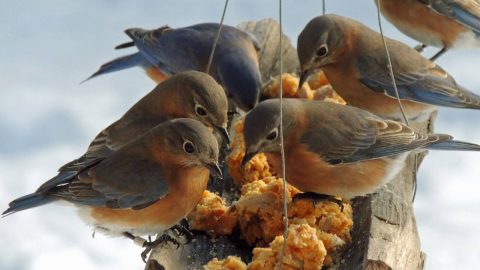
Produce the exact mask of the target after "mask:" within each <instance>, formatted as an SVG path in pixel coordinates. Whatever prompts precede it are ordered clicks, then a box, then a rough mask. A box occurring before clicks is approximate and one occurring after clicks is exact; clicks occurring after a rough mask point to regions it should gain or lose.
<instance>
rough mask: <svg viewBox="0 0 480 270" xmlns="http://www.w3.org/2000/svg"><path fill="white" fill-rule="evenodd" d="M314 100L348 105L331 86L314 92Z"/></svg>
mask: <svg viewBox="0 0 480 270" xmlns="http://www.w3.org/2000/svg"><path fill="white" fill-rule="evenodd" d="M313 99H314V100H323V101H329V102H333V103H338V104H342V105H346V104H347V102H346V101H345V100H344V99H343V98H342V97H341V96H339V95H338V94H337V92H335V90H333V88H332V86H331V85H330V84H327V85H324V86H322V87H320V88H318V89H315V90H313Z"/></svg>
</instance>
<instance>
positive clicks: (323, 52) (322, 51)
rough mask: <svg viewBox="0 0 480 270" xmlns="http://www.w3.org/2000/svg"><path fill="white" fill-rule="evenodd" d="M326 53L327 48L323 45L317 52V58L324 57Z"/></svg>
mask: <svg viewBox="0 0 480 270" xmlns="http://www.w3.org/2000/svg"><path fill="white" fill-rule="evenodd" d="M327 53H328V47H327V45H326V44H323V45H322V46H320V48H318V50H317V56H319V57H324V56H325V55H327Z"/></svg>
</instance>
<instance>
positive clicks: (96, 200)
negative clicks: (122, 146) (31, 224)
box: [52, 150, 169, 209]
mask: <svg viewBox="0 0 480 270" xmlns="http://www.w3.org/2000/svg"><path fill="white" fill-rule="evenodd" d="M124 152H125V151H123V150H121V151H118V152H115V153H114V154H112V156H110V157H109V158H107V159H105V160H104V161H102V162H101V163H99V164H97V165H96V166H95V167H92V168H90V169H89V170H86V171H84V172H82V173H81V174H79V175H78V176H77V178H76V179H75V180H74V181H73V182H71V183H70V184H69V185H68V186H65V187H61V188H60V189H59V190H58V191H57V192H56V193H54V194H52V195H53V196H56V197H61V198H63V199H65V200H68V201H73V202H77V203H81V204H85V205H93V206H105V207H109V208H133V209H141V208H143V207H146V206H148V205H150V204H152V203H154V202H156V201H157V200H159V199H160V198H162V197H163V196H165V195H167V194H168V192H169V186H168V183H167V181H166V179H165V174H164V171H163V170H162V168H161V167H160V165H159V164H158V163H156V162H154V161H151V160H149V159H146V158H141V157H139V156H131V155H125V154H124Z"/></svg>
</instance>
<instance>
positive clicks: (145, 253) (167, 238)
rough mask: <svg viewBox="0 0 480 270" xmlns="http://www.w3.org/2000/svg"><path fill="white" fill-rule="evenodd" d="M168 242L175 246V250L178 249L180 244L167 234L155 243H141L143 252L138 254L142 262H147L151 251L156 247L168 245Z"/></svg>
mask: <svg viewBox="0 0 480 270" xmlns="http://www.w3.org/2000/svg"><path fill="white" fill-rule="evenodd" d="M168 242H170V243H173V244H175V245H176V246H177V249H178V248H179V247H180V243H179V242H178V241H177V239H175V238H173V237H171V236H170V235H168V234H163V235H162V236H160V237H159V238H158V239H156V240H155V241H145V242H144V243H143V247H144V248H145V250H144V251H143V252H142V253H141V254H140V256H141V257H142V260H143V262H145V263H146V262H147V257H148V254H149V253H150V252H151V251H152V249H154V248H156V247H157V246H158V245H160V244H162V243H168Z"/></svg>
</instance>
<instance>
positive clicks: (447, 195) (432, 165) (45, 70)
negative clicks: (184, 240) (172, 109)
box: [0, 0, 480, 270]
mask: <svg viewBox="0 0 480 270" xmlns="http://www.w3.org/2000/svg"><path fill="white" fill-rule="evenodd" d="M300 2H301V4H300ZM223 5H224V1H222V0H203V1H187V0H174V1H173V0H172V1H171V0H168V1H167V0H162V1H160V0H155V1H141V2H140V1H94V0H84V1H60V0H50V1H33V0H28V1H27V0H24V1H1V2H0V25H1V26H2V30H1V35H0V44H1V45H0V183H1V184H2V185H1V186H0V210H2V211H3V210H4V209H6V207H7V204H8V202H9V201H10V200H12V199H14V198H16V197H18V196H21V195H24V194H27V193H30V192H32V191H34V190H35V189H36V188H37V187H38V185H40V184H41V183H43V182H44V181H45V180H47V179H49V178H50V177H52V176H54V175H55V172H56V170H57V169H58V168H59V167H60V166H61V165H63V164H64V163H66V162H68V161H70V160H72V159H74V158H77V157H78V156H80V155H81V154H83V153H84V151H85V150H86V147H87V146H88V144H89V143H90V141H91V140H92V138H93V137H94V136H95V135H96V134H97V133H98V132H99V131H100V130H102V129H103V128H104V127H106V126H107V125H109V124H110V123H112V122H113V121H115V120H116V119H118V118H119V117H120V116H121V115H122V114H123V113H124V112H125V111H126V110H127V109H128V108H129V107H130V106H131V105H132V104H134V103H135V102H136V101H137V100H138V99H140V98H141V97H142V96H143V95H145V94H146V93H147V92H149V91H150V90H151V89H153V87H154V86H155V85H154V83H153V82H152V81H151V80H150V79H148V78H147V77H146V76H145V75H144V74H142V72H143V71H141V70H140V69H129V70H125V71H121V72H117V73H113V74H109V75H106V76H102V77H99V78H96V79H94V80H91V81H88V82H86V83H83V84H79V82H80V81H82V80H83V79H85V78H87V77H88V76H89V75H90V74H91V73H93V72H94V71H96V70H97V68H98V67H99V65H100V64H102V63H104V62H106V61H107V60H111V59H113V58H115V57H117V56H120V55H123V54H125V53H126V52H131V51H129V50H122V51H115V50H114V49H113V47H114V46H116V45H117V44H120V43H122V42H125V41H129V39H128V38H127V36H125V35H124V33H123V30H124V29H126V28H130V27H143V28H157V27H159V26H161V25H164V24H169V25H170V26H172V27H181V26H187V25H191V24H195V23H200V22H217V21H219V20H220V16H221V12H222V9H223ZM321 12H322V3H321V0H315V1H306V0H303V1H294V0H286V1H284V14H283V15H284V17H283V18H284V31H285V32H286V33H287V34H288V36H289V37H290V38H291V40H292V41H293V43H294V45H295V43H296V38H297V35H298V34H299V33H300V31H301V30H302V28H303V26H304V25H305V24H306V23H307V22H308V21H309V20H310V19H311V18H313V17H315V16H318V15H320V14H321ZM327 12H328V13H338V14H341V15H344V16H348V17H352V18H355V19H357V20H360V21H362V22H363V23H365V24H367V25H369V26H370V27H372V28H374V29H378V23H377V20H376V7H375V5H374V3H373V1H372V0H361V1H360V0H357V1H351V0H335V1H333V0H330V1H328V0H327ZM277 13H278V7H277V1H273V0H268V1H267V0H264V1H255V0H248V1H247V0H242V1H230V6H229V8H228V11H227V14H226V20H225V22H226V23H227V24H230V25H237V24H238V23H240V22H243V21H247V20H259V19H263V18H267V17H270V18H277V17H278V15H277ZM383 26H384V30H385V33H386V34H387V35H388V36H390V37H393V38H395V39H399V40H401V41H404V42H406V43H407V44H409V45H411V46H413V45H416V42H415V41H413V40H410V39H409V38H407V37H406V36H404V35H402V34H401V33H400V32H399V31H397V30H396V29H395V28H394V27H393V26H391V25H390V24H388V22H386V21H384V24H383ZM295 46H296V45H295ZM434 52H436V49H435V50H427V51H426V52H425V54H426V55H428V56H430V55H433V54H434ZM479 60H480V49H476V50H462V51H451V52H448V53H447V54H445V55H444V56H443V57H441V58H440V60H439V61H438V63H439V64H440V65H441V66H442V67H443V68H444V69H446V70H447V71H448V72H450V74H452V75H453V76H454V77H455V78H456V80H457V81H458V82H460V83H461V84H462V85H463V86H465V87H466V88H469V89H471V90H472V91H475V92H476V93H480V77H479V75H478V74H477V72H478V63H479ZM479 117H480V112H479V111H472V110H452V109H443V108H442V109H441V110H440V112H439V115H438V118H437V122H436V127H435V129H436V131H437V132H444V133H449V134H452V135H454V136H455V137H456V138H457V139H462V140H467V141H472V142H477V143H480V126H479V125H478V123H479V119H480V118H479ZM479 174H480V153H465V152H463V153H462V152H458V153H455V152H439V151H437V152H430V153H429V155H428V156H427V158H426V159H425V160H424V162H423V164H422V166H421V168H420V170H419V175H418V193H417V199H416V202H415V212H416V218H417V223H418V228H419V231H420V238H421V243H422V250H423V251H424V252H426V254H427V261H426V269H454V268H456V269H478V265H479V263H480V245H479V244H478V243H479V241H480V230H479V229H478V228H479V227H480V196H479V195H478V194H479V192H480V183H479V180H480V179H479ZM0 232H1V234H2V235H1V237H0V254H1V255H0V269H3V270H13V269H15V270H21V269H35V270H40V269H49V270H54V269H72V270H73V269H82V270H89V269H143V262H142V261H141V259H140V255H139V254H140V252H141V249H140V248H139V247H137V246H135V245H134V244H133V243H132V242H131V241H129V240H125V239H121V238H108V237H105V236H103V235H101V234H96V235H95V238H92V229H91V228H90V227H88V226H85V225H84V224H83V222H82V221H81V220H80V219H79V218H78V217H77V216H76V211H75V209H74V208H71V207H69V206H64V205H59V204H52V205H47V206H44V207H40V208H36V209H33V210H30V211H25V212H21V213H18V214H15V215H13V216H9V217H7V218H3V219H1V220H0Z"/></svg>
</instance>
